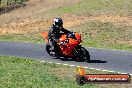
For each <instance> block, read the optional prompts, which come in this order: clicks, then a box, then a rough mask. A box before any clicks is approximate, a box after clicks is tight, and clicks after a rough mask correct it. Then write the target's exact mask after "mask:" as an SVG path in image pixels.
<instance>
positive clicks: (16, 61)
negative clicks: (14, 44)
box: [0, 56, 96, 88]
mask: <svg viewBox="0 0 132 88" xmlns="http://www.w3.org/2000/svg"><path fill="white" fill-rule="evenodd" d="M0 74H1V75H0V88H74V87H77V88H80V87H79V85H77V84H76V82H75V78H74V68H73V67H66V66H60V65H56V64H48V63H42V62H40V61H33V60H28V59H22V58H16V57H1V56H0ZM82 88H96V85H92V84H89V85H85V86H83V87H82Z"/></svg>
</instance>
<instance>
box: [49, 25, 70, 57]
mask: <svg viewBox="0 0 132 88" xmlns="http://www.w3.org/2000/svg"><path fill="white" fill-rule="evenodd" d="M61 32H62V33H64V34H67V33H69V32H70V31H68V30H66V29H64V28H63V27H62V28H59V27H58V26H54V25H53V26H51V27H50V28H49V32H48V39H49V41H50V43H51V44H52V45H53V47H54V51H55V53H56V55H59V54H60V52H59V50H60V49H59V46H58V45H57V42H59V37H60V34H61ZM57 57H58V56H57Z"/></svg>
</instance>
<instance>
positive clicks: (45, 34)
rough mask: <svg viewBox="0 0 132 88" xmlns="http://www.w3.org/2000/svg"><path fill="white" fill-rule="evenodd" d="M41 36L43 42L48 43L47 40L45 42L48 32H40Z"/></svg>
mask: <svg viewBox="0 0 132 88" xmlns="http://www.w3.org/2000/svg"><path fill="white" fill-rule="evenodd" d="M41 34H42V36H43V38H44V40H45V41H46V42H48V40H47V39H48V32H42V33H41Z"/></svg>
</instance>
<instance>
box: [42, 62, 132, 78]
mask: <svg viewBox="0 0 132 88" xmlns="http://www.w3.org/2000/svg"><path fill="white" fill-rule="evenodd" d="M41 62H44V63H45V62H46V61H41ZM48 63H50V64H52V63H53V62H51V61H49V62H48ZM55 64H57V65H64V66H71V67H83V68H85V69H91V70H97V71H104V72H116V71H109V70H103V69H96V68H88V67H84V66H76V65H70V64H63V63H55ZM116 73H118V74H128V73H121V72H116ZM129 75H131V76H132V74H129Z"/></svg>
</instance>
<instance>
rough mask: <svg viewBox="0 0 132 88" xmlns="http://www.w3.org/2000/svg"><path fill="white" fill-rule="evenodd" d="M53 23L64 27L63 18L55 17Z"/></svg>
mask: <svg viewBox="0 0 132 88" xmlns="http://www.w3.org/2000/svg"><path fill="white" fill-rule="evenodd" d="M53 25H55V26H59V27H62V25H63V20H62V19H61V18H55V19H54V23H53Z"/></svg>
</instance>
